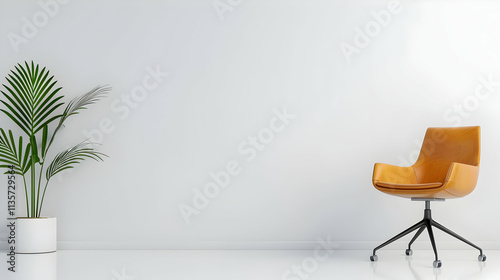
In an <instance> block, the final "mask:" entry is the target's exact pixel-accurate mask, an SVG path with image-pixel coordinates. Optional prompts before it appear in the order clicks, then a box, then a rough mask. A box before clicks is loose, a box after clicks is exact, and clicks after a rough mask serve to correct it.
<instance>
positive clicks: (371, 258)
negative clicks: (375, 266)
mask: <svg viewBox="0 0 500 280" xmlns="http://www.w3.org/2000/svg"><path fill="white" fill-rule="evenodd" d="M370 261H372V262H376V261H378V257H377V255H373V256H370Z"/></svg>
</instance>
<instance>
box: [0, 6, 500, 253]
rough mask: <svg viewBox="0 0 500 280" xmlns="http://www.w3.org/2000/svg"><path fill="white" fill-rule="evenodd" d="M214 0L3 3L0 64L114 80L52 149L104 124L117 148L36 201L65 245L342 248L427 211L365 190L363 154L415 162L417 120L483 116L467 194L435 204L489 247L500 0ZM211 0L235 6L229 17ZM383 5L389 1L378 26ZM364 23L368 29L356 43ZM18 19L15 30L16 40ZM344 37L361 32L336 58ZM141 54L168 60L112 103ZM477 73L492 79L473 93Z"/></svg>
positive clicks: (79, 89) (442, 215)
mask: <svg viewBox="0 0 500 280" xmlns="http://www.w3.org/2000/svg"><path fill="white" fill-rule="evenodd" d="M220 1H221V2H217V1H216V2H214V1H212V0H196V1H194V0H191V1H180V0H170V1H159V0H157V1H153V0H147V1H118V0H106V1H102V0H101V1H83V0H81V1H80V0H73V1H68V3H66V4H58V10H57V9H56V8H55V7H56V6H54V5H52V6H50V7H49V8H50V9H51V11H52V12H51V13H52V15H51V16H49V17H47V19H48V20H47V22H43V19H44V18H43V13H46V12H44V9H43V8H42V6H41V4H39V3H40V2H41V3H57V2H54V1H49V0H41V1H40V2H39V1H14V0H10V1H2V2H0V21H1V24H0V38H2V40H0V51H1V53H0V57H1V61H2V63H1V65H0V73H1V76H2V77H4V76H6V74H7V73H8V72H9V70H10V69H12V68H13V66H14V65H15V64H16V63H18V62H22V61H25V60H28V61H29V60H32V59H33V60H35V61H36V62H37V63H40V64H41V65H45V66H47V67H48V68H49V69H50V70H51V71H52V74H54V75H55V76H56V78H57V79H58V80H59V84H60V85H61V86H63V87H64V89H63V93H64V94H65V95H66V97H67V99H66V100H69V99H70V98H72V97H75V96H77V95H79V94H82V93H84V92H86V91H88V90H90V89H91V88H92V87H94V86H95V85H98V84H110V85H112V86H113V91H112V94H111V95H110V96H109V98H107V99H106V100H103V102H101V103H99V104H98V105H96V106H94V107H92V108H91V109H90V110H89V111H87V112H85V113H84V114H82V115H80V116H77V117H75V118H74V119H73V120H72V121H71V123H69V124H68V126H67V127H66V129H65V131H64V133H63V134H61V136H62V137H61V138H60V139H59V141H58V142H57V143H56V146H55V147H54V148H56V149H54V150H57V149H63V148H65V147H68V146H69V145H70V144H72V143H75V142H78V141H80V140H81V139H84V138H85V137H87V136H85V134H86V133H85V131H87V132H88V131H94V132H95V130H96V129H99V124H100V123H101V122H103V120H104V122H108V123H109V122H111V124H110V125H108V126H109V127H107V129H105V133H103V136H102V137H97V134H93V135H91V136H92V137H94V138H95V140H97V141H99V142H102V151H104V152H105V153H107V154H108V155H109V156H110V158H109V159H107V160H106V161H105V162H104V163H94V162H87V163H85V164H83V165H82V166H80V167H79V168H78V169H76V170H75V171H73V172H71V173H66V174H64V176H62V177H60V178H59V179H58V180H56V181H54V182H53V184H52V185H51V186H50V189H49V191H48V194H47V199H46V207H45V209H44V214H45V215H47V216H57V217H58V222H59V241H60V248H75V249H78V248H146V249H148V248H308V247H312V246H314V243H315V242H316V239H317V238H318V237H321V238H325V237H326V236H328V235H330V236H331V239H332V240H333V241H334V242H338V243H339V245H340V246H341V247H342V248H365V249H367V248H371V247H372V246H373V245H375V244H376V243H379V242H380V241H382V240H385V239H387V238H388V237H390V236H391V235H393V234H395V233H396V232H398V231H400V230H402V229H403V228H405V227H406V226H409V225H410V224H412V223H414V222H416V221H417V220H418V219H420V218H421V215H422V209H423V205H422V204H421V203H417V202H410V201H408V200H405V199H401V198H396V197H390V196H387V195H384V194H382V193H380V192H378V191H376V190H375V189H374V188H373V186H372V185H371V175H372V174H371V173H372V168H373V164H374V163H375V162H386V163H391V164H399V165H404V164H406V163H407V161H410V162H411V161H412V159H411V158H412V156H415V151H417V150H418V149H419V145H420V141H421V140H422V137H423V134H424V132H425V129H426V128H427V127H430V126H456V125H481V126H482V162H481V174H480V181H479V183H478V188H477V189H476V191H475V192H474V193H472V194H471V195H469V196H468V197H466V198H463V199H458V200H451V201H447V202H446V203H435V204H434V207H433V209H434V217H435V218H436V219H437V220H439V221H441V222H442V223H443V224H445V225H447V226H449V227H450V228H452V229H454V230H456V231H457V232H459V233H461V234H463V235H464V236H465V237H468V238H470V239H471V240H474V241H476V242H477V243H478V244H479V245H483V246H484V247H487V248H500V246H499V242H500V239H499V236H500V225H499V224H498V223H494V221H495V220H496V217H497V213H499V211H500V206H499V204H498V203H497V201H498V196H500V188H498V187H497V185H498V178H497V175H498V170H499V168H500V161H499V160H498V159H499V158H500V148H499V146H498V143H499V141H500V127H499V126H498V119H499V118H500V110H498V108H499V106H500V85H499V84H498V83H496V81H500V63H499V62H500V61H499V55H500V35H499V33H498V26H499V24H500V18H499V17H498V14H499V12H500V4H499V3H494V2H493V1H492V2H486V1H485V2H482V1H481V2H480V1H460V2H459V3H455V2H453V1H411V2H406V1H402V2H390V1H356V2H354V1H340V0H339V1H331V0H323V1H320V0H309V1H303V0H279V1H263V0H262V1H257V0H252V1H250V0H241V1H240V0H238V1H237V0H232V1H228V0H220ZM61 2H62V1H61ZM214 3H215V4H218V5H219V8H224V7H226V8H228V10H227V11H225V12H224V13H223V14H222V17H219V16H218V13H217V11H216V9H215V8H214ZM220 3H226V4H224V5H226V6H223V5H221V4H220ZM228 3H229V4H228ZM231 4H232V6H231ZM227 5H230V6H227ZM392 5H394V6H392ZM388 6H389V8H388ZM400 9H402V10H400ZM382 10H385V11H387V10H390V11H392V12H393V13H392V14H391V18H390V20H389V19H387V18H386V19H387V22H386V23H387V24H385V25H386V26H382V27H381V28H380V30H376V28H377V26H379V27H380V25H377V24H375V25H373V24H374V20H375V16H374V13H375V14H380V11H382ZM34 16H35V21H37V23H38V25H40V27H39V28H38V30H37V31H36V32H34V31H33V30H24V31H25V33H26V32H27V31H31V34H30V33H26V34H25V35H27V36H25V35H23V33H22V31H23V26H24V25H26V21H23V18H26V20H27V21H29V22H31V23H33V17H34ZM372 25H373V26H372ZM367 26H368V27H369V28H375V29H371V30H372V31H373V32H375V33H376V34H372V35H373V37H371V38H370V39H369V41H366V40H365V42H362V41H355V37H356V34H357V31H356V30H357V28H360V29H363V30H364V29H365V27H367ZM24 28H27V27H24ZM13 33H16V34H17V35H19V36H24V38H25V39H26V41H23V42H22V43H18V44H17V45H16V44H15V43H14V44H13V43H12V42H11V40H10V39H9V36H13V35H12V34H13ZM9 34H10V35H9ZM27 37H31V38H27ZM358 37H359V35H358ZM357 39H358V40H361V39H362V38H357ZM365 39H366V38H365ZM356 42H357V43H358V44H357V45H356ZM345 44H349V45H351V46H352V47H353V48H354V47H356V46H358V47H359V48H358V47H356V53H353V54H351V55H347V56H346V55H345V54H344V53H343V52H342V50H341V46H344V47H345ZM360 44H361V45H360ZM16 50H17V52H16ZM148 68H149V69H159V71H160V72H168V73H169V75H168V77H162V76H160V77H157V78H158V81H159V82H158V84H157V87H156V88H155V89H153V90H151V91H149V92H148V93H147V96H144V99H143V100H141V101H138V102H137V101H134V102H133V104H130V105H127V103H125V102H123V101H121V98H132V99H131V100H132V101H133V100H134V99H133V97H134V96H133V93H132V92H133V91H134V88H135V87H136V86H140V85H141V84H142V83H143V79H145V77H147V76H148V75H150V74H148V73H149V72H148V70H147V69H148ZM482 77H485V78H482ZM488 77H491V78H488ZM146 79H147V78H146ZM481 79H492V80H493V81H494V85H493V86H492V87H491V88H490V90H491V91H480V92H479V93H480V94H481V95H478V96H479V97H480V99H478V97H475V95H474V93H475V90H476V89H477V88H478V86H481ZM151 81H153V80H151ZM2 83H5V80H4V79H3V78H2ZM482 90H484V88H483V89H482ZM131 106H135V107H133V108H132V107H131ZM458 106H461V108H465V109H462V110H463V112H462V113H459V112H458V111H457V110H458V109H457V108H459V107H458ZM464 106H465V107H464ZM284 108H286V111H287V112H288V113H289V114H293V115H294V116H295V118H293V119H291V120H290V121H289V123H288V125H286V126H285V127H284V128H283V130H282V131H281V132H277V133H274V135H273V138H272V139H270V141H269V143H267V144H266V145H265V148H264V149H263V150H261V151H258V152H257V153H256V156H255V158H249V154H247V152H248V151H246V152H245V151H241V150H239V147H240V145H243V147H242V149H248V147H249V146H245V145H247V144H245V143H244V141H248V137H251V136H255V135H257V134H258V133H261V134H262V133H263V134H265V133H268V132H269V130H267V128H268V127H269V125H270V124H269V122H270V121H271V120H272V119H273V118H275V117H276V115H275V112H274V110H278V111H282V110H283V109H284ZM450 110H451V111H450ZM126 111H127V112H128V113H126ZM0 120H1V126H2V127H12V123H11V122H10V121H9V120H8V119H7V118H6V117H5V116H1V117H0ZM276 125H278V126H279V122H278V123H276ZM100 133H102V131H101V132H100ZM264 136H265V135H264ZM240 148H241V147H240ZM235 162H236V163H237V164H239V169H238V170H240V173H239V174H237V175H234V176H231V178H230V183H229V185H228V186H227V187H226V188H224V189H223V190H221V192H220V194H219V195H218V196H216V197H214V198H212V199H210V204H209V206H208V207H207V208H205V209H202V210H200V213H199V215H193V216H191V219H190V221H191V222H190V223H189V224H187V223H186V222H185V221H184V219H183V217H182V216H181V214H180V211H179V207H180V205H182V204H185V205H191V206H192V199H193V197H194V193H195V192H194V190H195V189H197V190H201V191H203V187H204V186H205V185H206V184H207V183H210V182H211V181H212V179H211V177H210V176H209V173H210V172H219V171H221V170H224V169H225V168H226V165H227V164H228V163H229V164H234V163H235ZM5 183H6V179H2V182H1V184H2V185H4V184H5ZM3 189H4V190H5V188H3ZM1 197H2V199H1V201H0V209H1V210H0V220H2V221H5V218H6V214H5V212H6V211H4V209H6V202H5V200H6V199H5V196H4V195H3V194H2V196H1ZM18 197H19V200H18V206H19V208H20V209H23V208H21V207H24V206H23V204H22V203H23V201H22V200H21V199H20V198H21V197H22V193H19V195H18ZM19 214H24V213H23V212H22V211H20V213H19ZM0 236H1V237H2V238H0V239H1V240H5V238H4V236H7V232H6V228H5V227H0ZM437 238H439V240H440V242H441V244H443V245H442V246H441V248H442V247H446V246H448V247H449V248H465V247H464V245H461V244H459V243H458V241H457V242H455V241H454V240H452V239H450V238H448V237H446V236H444V235H440V234H438V237H437ZM422 246H425V247H426V248H427V247H428V244H427V243H426V240H425V239H423V241H422Z"/></svg>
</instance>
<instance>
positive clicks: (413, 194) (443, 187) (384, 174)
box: [370, 126, 486, 268]
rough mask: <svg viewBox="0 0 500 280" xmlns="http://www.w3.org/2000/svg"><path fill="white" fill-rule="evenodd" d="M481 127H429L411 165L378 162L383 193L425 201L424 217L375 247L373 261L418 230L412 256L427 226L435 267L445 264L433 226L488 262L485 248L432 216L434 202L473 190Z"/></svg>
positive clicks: (378, 183)
mask: <svg viewBox="0 0 500 280" xmlns="http://www.w3.org/2000/svg"><path fill="white" fill-rule="evenodd" d="M479 155H480V127H479V126H472V127H455V128H428V129H427V132H426V134H425V138H424V142H423V144H422V148H421V150H420V155H419V157H418V159H417V162H415V164H413V165H412V166H410V167H400V166H394V165H389V164H383V163H376V164H375V167H374V170H373V186H375V188H376V189H377V190H379V191H381V192H384V193H387V194H390V195H395V196H400V197H405V198H411V200H413V201H425V210H424V218H423V220H422V221H420V222H418V223H416V224H415V225H413V226H411V227H409V228H408V229H406V230H405V231H403V232H401V233H400V234H398V235H396V236H394V237H393V238H391V239H389V240H388V241H386V242H384V243H382V244H381V245H380V246H378V247H376V248H375V249H374V250H373V255H372V256H370V260H371V261H373V262H375V261H377V259H378V257H377V255H376V252H377V250H378V249H380V248H382V247H384V246H386V245H388V244H390V243H392V242H394V241H396V240H398V239H400V238H401V237H403V236H405V235H407V234H409V233H411V232H413V231H415V230H417V229H418V231H417V233H416V234H415V235H414V236H413V238H412V239H411V241H410V243H409V244H408V249H406V252H405V253H406V255H407V256H409V255H412V250H411V245H412V243H413V242H414V241H415V240H416V239H417V238H418V236H419V235H420V234H421V233H422V232H423V231H424V229H427V232H428V233H429V237H430V240H431V244H432V249H433V250H434V256H435V260H434V263H433V266H434V267H436V268H437V267H441V261H440V260H439V259H438V254H437V249H436V243H435V241H434V235H433V233H432V227H433V226H434V227H436V228H438V229H440V230H442V231H444V232H446V233H448V234H449V235H451V236H453V237H455V238H457V239H459V240H461V241H463V242H465V243H467V244H469V245H470V246H472V247H474V248H476V249H478V250H479V257H478V260H479V261H481V262H484V261H485V260H486V256H485V255H484V254H483V250H482V249H481V248H479V247H478V246H476V245H474V244H473V243H471V242H469V241H468V240H466V239H465V238H463V237H461V236H460V235H458V234H456V233H454V232H453V231H451V230H449V229H447V228H446V227H444V226H442V225H441V224H439V223H438V222H436V221H434V220H433V219H432V217H431V209H430V202H431V201H444V200H445V199H447V198H458V197H462V196H466V195H468V194H469V193H471V192H472V191H473V190H474V188H475V187H476V183H477V178H478V175H479Z"/></svg>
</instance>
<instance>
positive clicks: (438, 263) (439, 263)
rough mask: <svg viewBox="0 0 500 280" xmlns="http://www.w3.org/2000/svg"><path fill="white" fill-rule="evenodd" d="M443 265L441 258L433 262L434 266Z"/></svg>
mask: <svg viewBox="0 0 500 280" xmlns="http://www.w3.org/2000/svg"><path fill="white" fill-rule="evenodd" d="M441 265H442V263H441V261H440V260H437V261H434V262H433V263H432V266H433V267H435V268H440V267H441Z"/></svg>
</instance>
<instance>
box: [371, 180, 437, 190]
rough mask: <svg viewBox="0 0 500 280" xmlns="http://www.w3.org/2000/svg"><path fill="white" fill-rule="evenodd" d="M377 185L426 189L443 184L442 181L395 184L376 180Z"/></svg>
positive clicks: (403, 188)
mask: <svg viewBox="0 0 500 280" xmlns="http://www.w3.org/2000/svg"><path fill="white" fill-rule="evenodd" d="M376 185H377V187H380V188H388V189H399V190H427V189H435V188H439V187H441V186H442V185H443V183H440V182H436V183H425V184H395V183H388V182H380V181H379V182H377V183H376Z"/></svg>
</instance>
